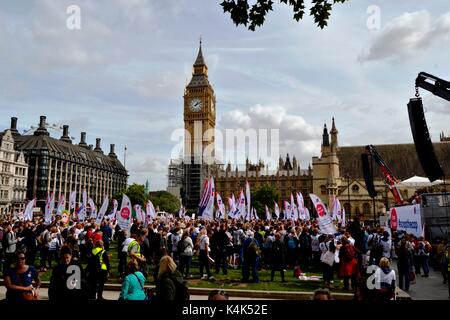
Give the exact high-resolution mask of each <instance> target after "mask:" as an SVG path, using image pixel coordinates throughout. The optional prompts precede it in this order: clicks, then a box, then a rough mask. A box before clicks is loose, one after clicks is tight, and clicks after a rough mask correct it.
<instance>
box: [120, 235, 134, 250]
mask: <svg viewBox="0 0 450 320" xmlns="http://www.w3.org/2000/svg"><path fill="white" fill-rule="evenodd" d="M133 240H134V239H133V238H126V239H125V241H124V242H123V245H122V252H127V253H128V246H129V245H130V243H131V241H133Z"/></svg>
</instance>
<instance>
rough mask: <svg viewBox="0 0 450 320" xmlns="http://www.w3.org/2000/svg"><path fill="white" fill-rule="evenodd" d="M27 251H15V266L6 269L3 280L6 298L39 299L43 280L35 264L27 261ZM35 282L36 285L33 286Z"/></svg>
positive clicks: (11, 300) (17, 299)
mask: <svg viewBox="0 0 450 320" xmlns="http://www.w3.org/2000/svg"><path fill="white" fill-rule="evenodd" d="M25 259H26V256H25V253H24V252H23V251H20V250H19V251H17V252H16V253H15V266H14V267H13V268H8V269H6V270H4V273H3V280H4V283H5V287H6V300H7V301H10V302H20V301H26V300H38V299H39V288H40V286H41V281H40V279H39V274H38V272H37V271H36V269H35V268H34V267H33V266H29V265H27V264H26V263H25ZM33 283H34V286H33Z"/></svg>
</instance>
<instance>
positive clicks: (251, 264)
mask: <svg viewBox="0 0 450 320" xmlns="http://www.w3.org/2000/svg"><path fill="white" fill-rule="evenodd" d="M258 263H259V257H258V258H256V260H254V261H249V260H248V259H244V263H243V265H242V278H243V280H244V281H248V280H249V278H250V268H252V278H253V282H255V283H258V282H259V275H258Z"/></svg>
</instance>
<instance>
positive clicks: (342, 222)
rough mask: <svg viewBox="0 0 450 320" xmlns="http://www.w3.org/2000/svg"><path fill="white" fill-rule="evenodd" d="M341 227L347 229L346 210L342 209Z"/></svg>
mask: <svg viewBox="0 0 450 320" xmlns="http://www.w3.org/2000/svg"><path fill="white" fill-rule="evenodd" d="M341 226H343V227H345V208H342V219H341Z"/></svg>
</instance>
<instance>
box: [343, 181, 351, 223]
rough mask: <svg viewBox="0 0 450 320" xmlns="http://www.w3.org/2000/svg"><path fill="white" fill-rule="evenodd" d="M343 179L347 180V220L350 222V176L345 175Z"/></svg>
mask: <svg viewBox="0 0 450 320" xmlns="http://www.w3.org/2000/svg"><path fill="white" fill-rule="evenodd" d="M344 178H347V194H348V220H349V221H350V219H351V217H352V214H351V208H352V206H351V204H350V174H349V173H347V174H346V175H345V176H344Z"/></svg>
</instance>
